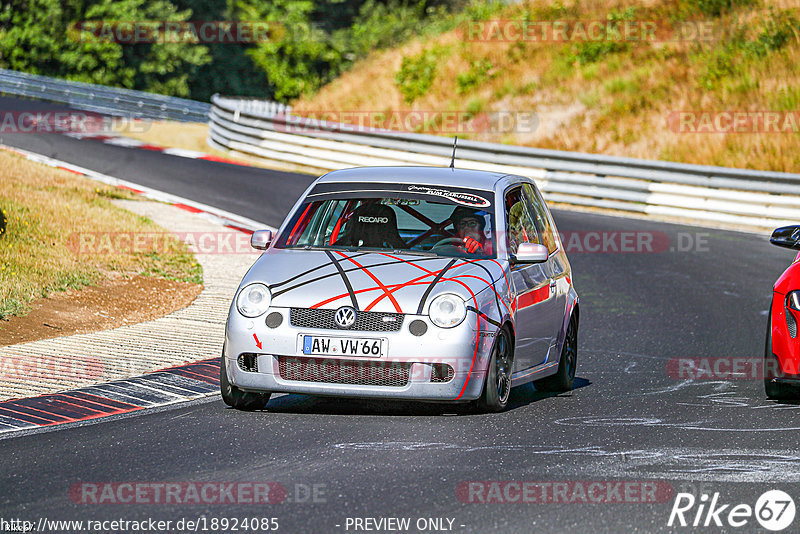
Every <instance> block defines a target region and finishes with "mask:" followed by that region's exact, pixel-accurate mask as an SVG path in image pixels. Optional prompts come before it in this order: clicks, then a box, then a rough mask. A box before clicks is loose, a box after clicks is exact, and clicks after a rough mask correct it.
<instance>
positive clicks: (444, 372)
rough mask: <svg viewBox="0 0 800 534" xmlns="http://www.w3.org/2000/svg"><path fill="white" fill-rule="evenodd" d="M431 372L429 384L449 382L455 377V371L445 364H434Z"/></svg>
mask: <svg viewBox="0 0 800 534" xmlns="http://www.w3.org/2000/svg"><path fill="white" fill-rule="evenodd" d="M432 367H433V370H432V371H431V382H439V383H444V382H450V381H451V380H452V379H453V377H454V376H455V374H456V372H455V370H454V369H453V368H452V367H451V366H449V365H447V364H446V363H434V364H433V366H432Z"/></svg>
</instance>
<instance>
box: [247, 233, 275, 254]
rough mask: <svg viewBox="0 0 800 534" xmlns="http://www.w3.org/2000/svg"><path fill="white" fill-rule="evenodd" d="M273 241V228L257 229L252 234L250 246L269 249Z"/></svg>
mask: <svg viewBox="0 0 800 534" xmlns="http://www.w3.org/2000/svg"><path fill="white" fill-rule="evenodd" d="M271 242H272V230H256V231H255V232H253V235H251V236H250V246H251V247H253V248H255V249H258V250H267V247H269V244H270V243H271Z"/></svg>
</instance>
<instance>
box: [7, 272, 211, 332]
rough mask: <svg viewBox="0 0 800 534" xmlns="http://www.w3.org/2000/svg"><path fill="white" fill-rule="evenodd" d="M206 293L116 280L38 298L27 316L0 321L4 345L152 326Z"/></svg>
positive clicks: (146, 279) (148, 280)
mask: <svg viewBox="0 0 800 534" xmlns="http://www.w3.org/2000/svg"><path fill="white" fill-rule="evenodd" d="M202 289H203V286H202V285H199V284H190V283H187V282H177V281H173V280H167V279H164V278H155V277H151V276H140V275H135V276H130V277H126V278H124V277H121V276H116V277H114V276H112V277H110V278H108V279H106V280H105V281H104V282H101V283H100V284H99V285H96V286H90V287H85V288H83V289H82V290H70V291H65V292H58V293H53V294H51V295H50V296H49V297H47V298H40V299H37V300H35V301H33V302H32V303H31V312H30V313H28V314H27V315H24V316H22V317H10V318H9V319H8V320H0V346H5V345H14V344H17V343H24V342H28V341H37V340H40V339H48V338H54V337H60V336H68V335H71V334H84V333H88V332H97V331H100V330H108V329H109V328H116V327H118V326H123V325H128V324H135V323H140V322H143V321H149V320H152V319H156V318H158V317H163V316H164V315H167V314H169V313H171V312H173V311H176V310H179V309H181V308H184V307H186V306H188V305H189V304H191V302H192V301H194V299H195V298H196V297H197V296H198V295H199V294H200V291H202Z"/></svg>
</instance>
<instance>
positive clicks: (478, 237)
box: [450, 206, 489, 254]
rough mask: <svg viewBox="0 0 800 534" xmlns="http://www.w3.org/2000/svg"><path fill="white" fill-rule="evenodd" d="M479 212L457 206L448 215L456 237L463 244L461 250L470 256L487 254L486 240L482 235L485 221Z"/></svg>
mask: <svg viewBox="0 0 800 534" xmlns="http://www.w3.org/2000/svg"><path fill="white" fill-rule="evenodd" d="M481 213H483V212H479V211H477V210H474V209H472V208H467V207H465V206H458V207H457V208H456V209H454V210H453V214H452V215H450V220H451V221H453V227H454V228H455V230H456V235H457V236H458V237H459V238H460V239H461V241H462V242H463V243H464V244H463V245H462V248H463V249H464V250H466V251H467V252H469V253H470V254H487V253H489V251H488V250H487V246H488V243H487V240H486V235H485V234H484V228H486V219H484V218H483V217H482V215H481Z"/></svg>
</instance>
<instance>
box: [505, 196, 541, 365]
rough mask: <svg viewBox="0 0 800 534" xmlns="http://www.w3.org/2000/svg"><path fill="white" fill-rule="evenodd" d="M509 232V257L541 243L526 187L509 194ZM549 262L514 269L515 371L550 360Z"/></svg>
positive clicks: (512, 268)
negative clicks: (521, 248) (527, 245)
mask: <svg viewBox="0 0 800 534" xmlns="http://www.w3.org/2000/svg"><path fill="white" fill-rule="evenodd" d="M504 204H505V215H506V216H505V230H506V240H507V242H506V244H507V247H508V252H509V254H516V251H517V247H518V246H519V244H520V243H525V242H528V243H540V238H539V235H538V231H537V229H536V224H535V220H534V215H533V212H532V210H531V206H530V202H529V201H528V200H527V199H526V195H525V194H524V192H523V190H522V186H521V185H518V186H514V187H512V188H511V189H509V190H508V191H507V192H506V194H505V200H504ZM546 266H547V264H546V263H531V264H515V265H512V266H511V289H512V291H513V293H514V294H513V298H512V303H513V306H514V309H515V310H516V311H515V321H514V328H515V334H516V348H515V353H514V372H520V371H525V370H526V369H530V368H531V367H534V366H536V365H538V364H540V363H542V362H543V361H544V360H545V359H546V358H547V352H548V350H549V349H550V344H551V335H552V333H551V332H550V330H551V325H550V324H549V322H546V323H543V322H542V318H543V317H545V316H546V315H547V312H546V310H545V308H546V307H547V306H548V303H547V298H548V297H549V296H550V286H549V284H550V277H549V276H548V274H547V272H546V270H545V269H546Z"/></svg>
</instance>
